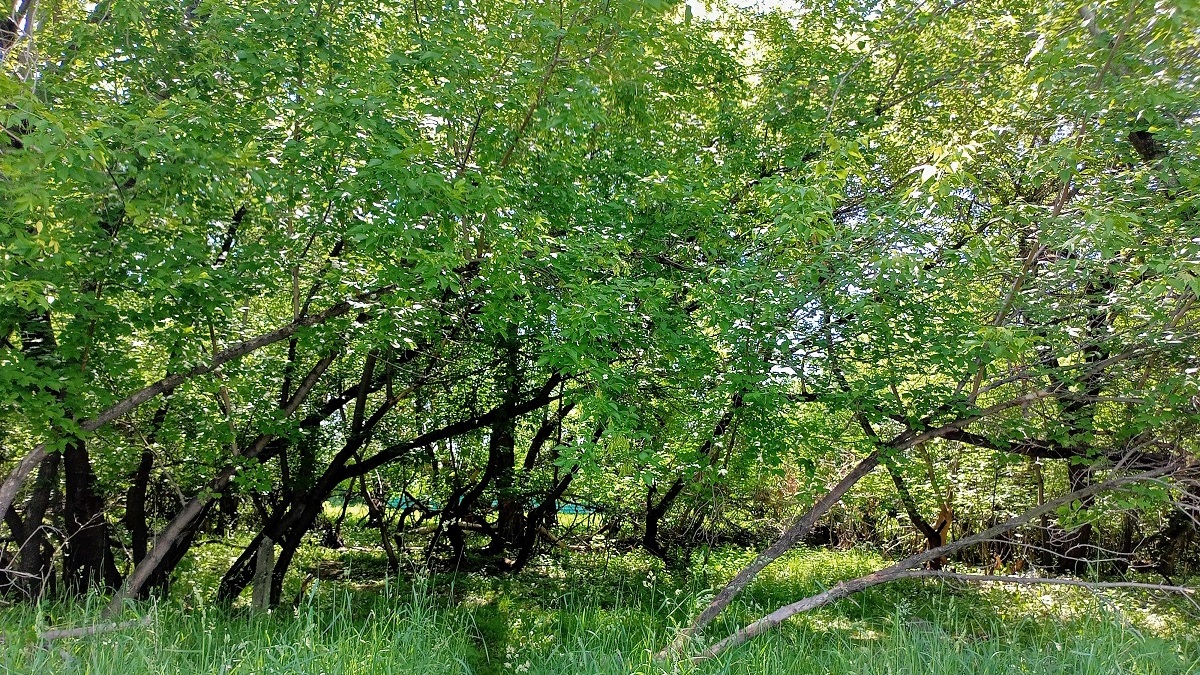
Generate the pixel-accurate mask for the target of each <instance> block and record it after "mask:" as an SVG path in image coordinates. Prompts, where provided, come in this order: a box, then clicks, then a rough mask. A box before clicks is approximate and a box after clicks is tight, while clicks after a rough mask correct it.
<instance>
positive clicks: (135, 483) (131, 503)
mask: <svg viewBox="0 0 1200 675" xmlns="http://www.w3.org/2000/svg"><path fill="white" fill-rule="evenodd" d="M153 469H154V452H153V451H151V450H150V448H146V449H145V450H143V451H142V457H141V460H140V461H139V462H138V466H137V469H136V470H134V472H133V477H132V478H131V479H130V481H129V490H128V491H126V493H125V518H124V520H125V528H126V529H127V530H129V542H130V549H131V550H132V553H133V564H135V565H136V564H138V563H140V562H141V561H142V559H143V558H145V557H146V551H147V550H148V548H149V544H150V525H149V523H148V522H147V520H146V494H147V492H148V489H149V485H150V472H151V471H152V470H153Z"/></svg>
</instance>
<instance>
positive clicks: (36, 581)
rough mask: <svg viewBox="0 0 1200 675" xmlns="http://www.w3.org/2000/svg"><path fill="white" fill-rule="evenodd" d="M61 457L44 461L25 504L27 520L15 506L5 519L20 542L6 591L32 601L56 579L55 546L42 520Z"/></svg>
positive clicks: (53, 455)
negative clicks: (52, 544) (47, 536)
mask: <svg viewBox="0 0 1200 675" xmlns="http://www.w3.org/2000/svg"><path fill="white" fill-rule="evenodd" d="M60 458H61V455H59V454H58V453H54V454H51V455H48V456H47V457H46V459H44V460H42V465H41V467H39V468H38V476H37V479H36V480H35V481H34V486H33V494H32V495H30V497H29V500H28V501H27V502H26V503H25V518H24V520H22V519H21V517H20V516H18V515H17V513H16V511H14V510H12V509H9V511H8V513H6V514H5V522H6V523H7V524H8V526H9V529H10V530H11V531H12V535H13V539H14V540H15V541H16V544H17V552H16V555H15V560H14V563H13V571H15V572H16V574H15V575H13V578H12V580H11V582H10V584H8V588H7V589H5V590H12V591H15V592H17V593H19V594H21V595H23V596H25V597H26V598H28V599H31V600H36V599H37V598H40V597H42V595H43V594H44V593H45V591H46V588H47V586H49V585H50V584H51V583H52V582H53V579H54V565H53V562H54V549H53V547H52V546H51V544H50V541H49V540H48V539H47V538H46V532H45V528H44V526H43V520H44V519H45V517H46V511H47V509H48V508H49V506H50V502H51V496H52V495H53V493H54V487H55V485H56V484H57V483H58V466H59V463H60Z"/></svg>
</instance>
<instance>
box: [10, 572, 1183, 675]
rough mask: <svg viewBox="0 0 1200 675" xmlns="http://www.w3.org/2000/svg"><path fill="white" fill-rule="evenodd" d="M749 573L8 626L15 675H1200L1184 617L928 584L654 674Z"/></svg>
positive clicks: (534, 577) (568, 575) (53, 611)
mask: <svg viewBox="0 0 1200 675" xmlns="http://www.w3.org/2000/svg"><path fill="white" fill-rule="evenodd" d="M359 555H360V556H361V555H362V554H361V553H360V554H359ZM749 555H750V554H749V553H745V552H723V553H722V554H720V555H717V556H714V557H713V559H712V563H711V564H710V566H709V567H708V568H707V569H693V570H691V572H690V573H689V574H671V573H668V572H666V571H665V570H663V569H662V568H661V566H660V565H658V564H657V561H654V560H651V559H648V558H646V557H644V556H639V555H626V556H622V557H607V556H604V555H600V554H596V555H573V556H570V557H567V558H564V559H562V560H561V561H558V562H557V563H548V564H547V565H546V566H544V567H542V568H540V569H538V570H536V571H532V572H530V573H529V574H526V575H522V576H519V577H515V578H503V579H498V578H491V579H488V578H478V577H466V576H458V577H454V576H440V577H436V578H434V579H423V578H417V579H415V580H409V581H405V580H395V579H393V580H389V581H386V582H382V583H379V584H375V585H370V586H368V585H366V584H362V583H356V582H353V581H342V582H336V583H328V582H326V583H319V584H318V585H317V586H316V587H315V588H313V589H312V590H310V591H309V592H308V594H307V595H306V596H304V598H303V599H302V600H301V602H300V603H299V604H298V605H297V606H296V607H295V608H292V607H286V608H282V609H280V610H277V611H275V612H273V613H272V614H271V615H266V616H264V615H252V614H250V613H249V612H248V611H246V610H245V609H244V608H235V609H232V610H216V609H214V608H212V607H210V606H208V605H206V604H205V601H204V596H203V595H202V594H201V593H198V592H192V593H187V592H186V591H188V590H192V591H194V590H195V588H194V587H193V588H192V589H178V590H180V595H179V596H178V597H174V598H172V599H171V600H169V601H166V602H163V603H161V604H159V605H157V606H153V607H152V606H143V607H142V608H141V610H140V611H142V612H149V613H151V614H152V619H151V622H150V624H149V625H148V626H146V627H138V628H131V629H127V630H123V631H120V632H114V633H108V634H104V635H95V636H91V637H85V638H77V639H69V640H61V641H58V642H56V643H54V644H53V646H52V647H51V648H50V649H46V648H43V647H40V646H38V645H37V644H36V643H35V640H34V635H35V633H36V631H37V630H38V629H44V628H46V627H49V626H78V625H86V624H88V623H89V622H91V621H94V620H95V619H94V617H95V616H96V615H97V614H98V608H99V604H100V603H99V602H98V601H96V602H93V603H91V604H90V605H89V604H74V605H65V604H45V605H42V606H40V607H34V608H31V607H21V606H16V607H12V608H8V609H6V610H4V611H3V612H0V629H3V632H4V642H3V644H0V673H8V672H14V673H120V674H126V673H128V674H131V675H136V674H140V673H240V674H249V673H255V674H259V675H261V674H264V673H313V674H314V675H315V674H318V673H324V674H326V675H335V674H342V673H439V674H442V673H445V674H454V673H464V674H465V673H476V674H480V675H488V674H503V673H531V674H555V675H558V674H562V675H576V674H583V675H586V674H592V673H611V674H614V675H616V674H620V675H628V674H629V673H663V672H666V673H693V672H694V673H730V674H733V673H739V674H742V673H744V674H746V675H750V674H755V675H758V674H775V673H779V674H783V673H788V674H793V673H795V674H805V673H830V674H836V675H842V674H846V675H853V674H863V675H867V674H880V675H883V674H895V675H899V674H902V673H912V674H913V675H916V674H918V673H920V674H922V675H925V674H931V675H936V674H942V673H945V674H960V673H996V674H998V675H1001V674H1002V675H1015V674H1017V673H1050V674H1058V673H1061V674H1063V675H1068V674H1069V675H1086V674H1093V673H1094V674H1096V675H1109V674H1112V673H1138V674H1157V673H1163V674H1166V673H1181V674H1182V673H1200V665H1197V664H1200V629H1197V628H1196V625H1197V624H1196V621H1195V619H1196V617H1195V614H1194V611H1192V613H1191V614H1189V610H1187V609H1186V608H1185V607H1184V606H1182V605H1171V604H1145V602H1144V599H1143V598H1142V597H1141V596H1136V595H1126V594H1111V593H1110V594H1105V595H1104V596H1096V595H1092V594H1090V593H1088V592H1086V591H1081V590H1079V589H1071V588H1054V589H1050V588H1032V589H1021V590H1007V589H997V588H985V589H975V588H962V587H956V586H950V585H946V584H941V583H936V582H928V581H925V582H908V583H900V584H896V585H893V586H887V587H878V588H875V589H872V590H870V591H868V592H865V593H862V594H859V595H857V596H854V597H853V598H850V599H848V600H846V601H843V602H841V603H838V604H836V605H834V606H831V607H828V608H825V609H823V610H820V611H817V612H813V613H811V614H808V615H803V616H801V617H798V618H796V619H793V620H792V621H789V622H788V623H787V624H785V625H784V626H783V627H782V629H781V630H779V631H776V632H775V633H773V634H770V635H767V636H764V637H762V638H760V639H758V640H755V641H752V642H750V643H749V644H747V645H744V646H742V647H740V648H738V649H735V650H732V651H731V652H729V653H728V654H726V655H725V656H724V657H722V658H720V659H718V660H715V661H713V662H710V663H706V664H703V665H701V666H698V667H694V666H691V665H689V664H670V665H667V666H659V665H656V664H654V663H652V662H651V660H650V654H651V652H652V650H653V649H655V648H657V647H660V646H662V644H664V642H665V641H666V640H667V639H668V637H669V636H670V635H671V632H672V630H674V629H675V628H676V627H677V626H678V625H680V624H681V623H683V622H685V621H686V620H687V619H688V618H689V617H690V616H691V615H692V614H693V613H694V612H695V611H696V609H697V608H698V607H699V606H701V605H702V603H704V602H705V601H707V599H708V598H709V597H711V595H712V593H713V590H714V589H715V588H716V586H717V585H718V584H719V583H720V582H721V581H722V580H724V579H725V578H727V577H728V576H729V575H730V574H732V573H733V571H735V570H736V568H737V567H739V566H740V565H741V564H742V563H743V562H745V560H746V559H747V558H748V556H749ZM879 563H880V559H879V558H878V557H877V556H876V555H874V554H871V553H866V552H858V551H850V552H827V551H799V552H796V553H795V554H793V555H791V556H789V557H788V558H786V559H785V560H783V561H780V562H779V563H778V564H777V565H776V566H774V567H772V568H770V569H769V570H768V572H767V573H766V574H765V575H764V578H762V579H761V580H759V581H758V582H757V583H755V584H754V585H753V586H752V587H751V588H750V589H748V591H747V593H746V594H745V595H744V597H743V598H742V599H741V600H740V601H739V602H738V603H737V604H736V605H735V606H734V607H732V608H731V609H730V611H729V612H728V613H727V616H724V617H722V618H721V619H720V620H719V621H718V622H717V624H716V625H714V627H713V628H712V629H711V630H710V631H709V633H708V636H707V637H708V639H717V638H720V637H722V636H724V635H725V634H726V633H727V632H728V631H730V630H732V629H733V628H734V627H735V626H736V625H740V624H741V623H743V622H745V621H747V620H749V619H752V618H755V617H757V616H758V615H760V614H762V613H763V612H764V611H769V610H770V609H773V608H775V607H776V606H778V605H779V604H782V603H784V602H787V601H790V600H794V599H796V598H799V597H801V596H803V595H807V594H809V593H811V592H814V591H817V590H819V589H820V588H822V587H823V586H825V585H828V584H831V583H834V582H836V581H837V580H838V579H841V578H846V577H851V576H855V575H857V574H860V573H863V572H866V571H869V570H870V569H873V568H874V567H875V566H877V565H878V564H879ZM354 576H355V575H351V577H352V579H353V577H354Z"/></svg>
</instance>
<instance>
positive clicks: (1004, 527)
mask: <svg viewBox="0 0 1200 675" xmlns="http://www.w3.org/2000/svg"><path fill="white" fill-rule="evenodd" d="M1179 468H1180V465H1178V464H1171V465H1168V466H1164V467H1160V468H1158V469H1155V470H1152V471H1146V472H1143V473H1139V474H1134V475H1129V476H1119V477H1116V478H1110V479H1108V480H1106V481H1103V482H1100V483H1095V484H1093V485H1089V486H1087V487H1085V488H1081V489H1079V490H1075V491H1074V492H1069V493H1067V494H1065V495H1062V496H1061V497H1058V498H1057V499H1053V500H1050V501H1047V502H1046V503H1044V504H1042V505H1041V506H1038V507H1035V508H1033V509H1030V510H1028V511H1026V512H1024V513H1022V514H1019V515H1016V516H1013V517H1012V518H1009V519H1008V520H1006V521H1004V522H1003V523H1000V524H998V525H995V526H993V527H990V528H988V529H986V530H984V531H983V532H980V533H979V534H976V535H973V536H970V537H964V538H963V539H960V540H958V541H955V542H951V543H949V544H946V545H944V546H939V547H937V548H932V549H928V550H926V551H923V552H921V553H919V554H917V555H914V556H911V557H909V558H905V559H904V560H901V561H900V562H898V563H895V564H894V565H891V566H889V567H885V568H883V569H881V570H877V571H875V572H872V573H871V574H868V575H865V576H862V577H858V578H857V579H851V580H849V581H843V582H841V583H839V584H837V585H836V586H834V587H833V588H830V589H829V590H826V591H823V592H821V593H818V594H816V595H812V596H809V597H807V598H804V599H802V600H798V601H796V602H794V603H791V604H789V605H784V606H783V607H780V608H779V609H777V610H775V611H774V612H771V613H770V614H768V615H766V616H764V617H762V618H761V619H759V620H757V621H755V622H753V623H751V624H749V625H747V626H746V627H744V628H742V629H740V630H738V631H737V632H735V633H734V634H732V635H730V636H729V637H727V638H725V639H724V640H721V641H720V642H717V643H716V644H714V645H712V646H711V647H709V648H708V649H706V650H705V651H703V652H701V653H700V654H697V655H696V656H693V657H692V661H693V662H700V661H705V660H708V659H710V658H712V657H714V656H716V655H717V654H720V653H721V652H723V651H725V650H726V649H729V648H730V647H735V646H737V645H740V644H742V643H743V642H746V641H748V640H750V639H752V638H754V637H757V636H758V635H761V634H763V633H765V632H766V631H768V630H770V629H771V628H774V627H775V626H778V625H779V624H781V623H783V622H784V621H785V620H786V619H788V618H790V617H792V616H794V615H796V614H799V613H801V612H807V611H809V610H813V609H816V608H818V607H823V606H825V605H827V604H829V603H831V602H834V601H836V600H840V599H841V598H844V597H847V596H849V595H853V594H855V593H858V592H860V591H863V590H866V589H867V588H870V587H872V586H877V585H879V584H883V583H887V582H890V581H895V580H897V579H911V578H915V577H931V576H937V574H935V570H920V569H915V568H917V567H920V566H921V565H923V564H925V563H927V562H929V561H931V560H934V559H937V558H940V557H942V556H946V555H949V554H951V553H954V552H955V551H958V550H960V549H963V548H966V547H968V546H972V545H974V544H978V543H981V542H984V541H987V540H989V539H993V538H995V537H997V536H999V535H1001V534H1004V533H1005V532H1008V531H1010V530H1013V529H1015V528H1017V527H1020V526H1021V525H1024V524H1026V523H1028V522H1030V521H1031V520H1033V519H1035V518H1039V517H1041V516H1042V515H1045V514H1048V513H1052V512H1054V511H1056V510H1057V509H1059V508H1060V507H1062V506H1065V505H1067V504H1070V503H1072V502H1074V501H1075V500H1079V499H1085V498H1087V497H1091V496H1093V495H1097V494H1100V493H1102V492H1107V491H1109V490H1113V489H1115V488H1118V487H1121V486H1123V485H1129V484H1131V483H1140V482H1144V481H1148V480H1153V479H1156V478H1160V477H1162V476H1165V475H1167V474H1169V473H1172V472H1174V471H1177V470H1178V469H1179ZM947 574H949V573H947ZM1013 578H1014V579H1026V577H1013ZM1064 581H1066V580H1064ZM1112 583H1117V582H1112Z"/></svg>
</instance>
